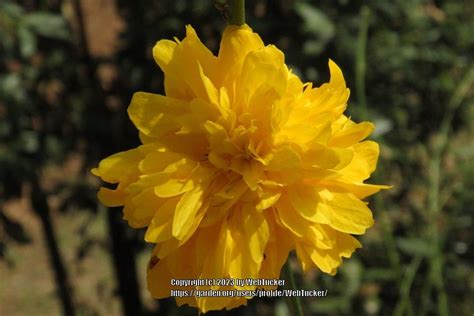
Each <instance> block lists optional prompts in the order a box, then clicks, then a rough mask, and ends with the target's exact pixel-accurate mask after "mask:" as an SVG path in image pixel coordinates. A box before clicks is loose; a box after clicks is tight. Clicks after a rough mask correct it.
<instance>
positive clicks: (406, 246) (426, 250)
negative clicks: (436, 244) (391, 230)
mask: <svg viewBox="0 0 474 316" xmlns="http://www.w3.org/2000/svg"><path fill="white" fill-rule="evenodd" d="M396 242H397V246H398V248H400V250H401V251H402V252H404V253H406V254H408V255H421V256H426V257H428V256H430V255H431V252H432V248H433V247H432V245H430V244H429V243H428V242H427V241H426V240H423V239H420V238H409V237H407V238H403V237H399V238H397V240H396Z"/></svg>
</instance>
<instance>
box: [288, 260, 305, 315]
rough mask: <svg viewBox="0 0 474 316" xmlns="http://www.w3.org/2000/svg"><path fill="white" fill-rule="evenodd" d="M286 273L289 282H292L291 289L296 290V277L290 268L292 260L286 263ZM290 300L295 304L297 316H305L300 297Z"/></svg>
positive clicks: (293, 297)
mask: <svg viewBox="0 0 474 316" xmlns="http://www.w3.org/2000/svg"><path fill="white" fill-rule="evenodd" d="M285 272H286V275H287V279H288V281H290V288H291V289H292V290H296V289H297V288H296V282H295V277H294V276H293V271H292V270H291V266H290V258H288V261H286V263H285ZM290 300H291V301H292V302H293V307H294V309H295V312H296V315H297V316H303V315H304V314H303V306H302V305H301V299H300V297H299V296H291V297H290Z"/></svg>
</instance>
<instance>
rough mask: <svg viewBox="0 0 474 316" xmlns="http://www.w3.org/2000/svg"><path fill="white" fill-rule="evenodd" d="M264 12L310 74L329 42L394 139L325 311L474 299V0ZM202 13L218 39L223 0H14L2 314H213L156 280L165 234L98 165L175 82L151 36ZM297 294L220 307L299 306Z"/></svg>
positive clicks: (417, 307) (268, 27) (320, 71)
mask: <svg viewBox="0 0 474 316" xmlns="http://www.w3.org/2000/svg"><path fill="white" fill-rule="evenodd" d="M247 23H248V24H249V25H250V26H252V27H253V29H254V30H255V31H256V32H258V33H259V34H260V35H261V37H262V38H263V40H264V41H265V43H267V44H269V43H273V44H276V45H277V46H278V47H279V48H280V49H281V50H282V51H284V52H285V55H286V62H287V63H288V64H289V66H290V68H292V69H293V71H295V72H296V73H298V74H299V75H300V76H301V77H302V79H304V80H305V81H312V82H314V83H315V84H316V85H320V84H321V83H323V82H325V81H327V80H328V69H327V62H328V58H331V59H333V60H335V61H336V62H337V63H338V65H339V66H340V67H341V68H342V70H343V73H344V75H345V77H346V80H347V84H348V86H349V87H350V89H351V92H352V93H351V98H350V104H349V110H348V112H349V115H351V116H352V118H353V119H354V120H356V121H361V120H365V119H368V120H371V121H373V122H375V124H376V126H377V129H376V131H375V132H374V134H373V136H372V138H373V139H375V140H376V141H377V142H379V143H380V144H381V156H380V159H379V167H378V168H377V172H376V174H375V175H374V177H373V178H372V179H371V182H372V183H383V184H392V185H394V188H393V189H392V190H389V191H386V192H382V193H380V194H378V195H377V196H376V197H374V198H372V199H371V200H370V204H371V208H372V209H373V211H374V216H375V219H376V224H375V226H374V227H373V228H371V229H370V230H369V231H368V233H367V234H366V235H364V236H362V237H361V238H360V239H361V240H362V244H363V249H360V250H359V251H357V252H356V253H355V255H354V256H353V257H352V258H351V259H350V260H346V261H344V263H343V265H342V267H341V268H340V270H339V272H338V274H337V275H336V276H335V277H330V276H327V275H323V274H321V273H320V272H318V271H314V272H313V273H310V274H308V275H304V276H303V275H301V273H300V272H299V271H300V268H299V266H298V265H297V264H296V262H294V263H295V264H294V265H293V266H294V269H295V270H296V271H297V275H296V276H297V283H298V287H299V288H306V289H314V288H316V289H328V295H327V297H324V298H315V299H303V303H304V308H305V312H306V314H307V315H398V316H401V315H416V316H418V315H420V316H423V315H448V314H449V315H461V316H463V315H473V313H474V245H473V242H474V229H473V225H474V224H473V215H474V206H473V205H474V194H473V189H474V165H473V161H474V137H473V136H474V125H473V122H474V106H473V105H474V58H473V57H474V1H467V0H466V1H461V0H445V1H441V0H440V1H434V0H403V1H402V0H371V1H370V0H369V1H349V0H338V1H335V0H326V1H309V0H307V1H304V0H300V1H296V0H295V1H291V0H275V1H269V0H267V1H265V0H255V1H247ZM186 24H192V25H193V26H194V27H195V29H196V30H197V32H198V34H199V36H200V37H201V39H202V41H203V42H204V43H205V44H206V45H207V46H208V47H209V48H210V49H211V50H212V51H213V52H217V51H218V47H219V40H220V35H221V33H222V30H223V28H224V26H225V21H224V20H223V18H222V16H221V14H220V13H219V12H218V11H217V10H216V8H215V7H214V4H213V1H212V0H206V1H203V0H201V1H197V0H194V1H190V0H173V1H168V0H163V1H161V0H160V1H158V0H134V1H127V0H1V1H0V315H2V316H15V315H127V316H128V315H196V314H197V311H196V310H194V309H191V308H186V307H185V308H180V309H178V308H176V306H175V303H174V300H173V299H168V300H162V301H154V300H153V299H151V298H150V296H149V294H148V292H147V290H146V281H145V280H146V279H145V274H146V265H147V260H148V258H149V255H150V252H151V247H150V246H149V245H145V244H144V242H143V231H136V230H133V229H131V228H129V227H127V225H126V223H125V222H124V221H122V214H121V209H120V208H119V209H107V208H105V207H103V206H100V205H99V204H98V201H97V199H96V192H97V189H98V186H99V184H100V183H99V181H98V179H96V178H95V177H93V176H91V174H90V173H89V170H90V169H91V167H94V166H95V165H96V164H97V163H98V161H99V160H100V159H102V158H104V157H106V156H107V155H109V154H111V153H115V152H118V151H122V150H125V149H129V148H131V147H135V146H136V145H137V144H138V137H137V132H136V130H135V129H134V128H133V126H132V124H131V122H130V121H129V119H128V117H127V114H126V109H127V106H128V103H129V101H130V99H131V96H132V94H133V92H135V91H147V92H155V93H162V92H163V76H162V73H161V71H160V70H159V68H158V67H157V66H156V64H155V63H154V61H153V58H152V56H151V49H152V47H153V45H154V44H155V43H156V41H158V40H159V39H162V38H173V37H174V36H177V37H178V38H183V36H184V31H185V29H184V26H185V25H186ZM286 303H287V302H286V301H285V299H283V298H268V299H254V300H251V301H250V302H249V307H247V308H239V309H236V310H233V311H231V312H227V313H226V312H214V313H209V315H227V314H229V315H281V316H284V315H289V313H291V309H289V308H288V307H287V304H286Z"/></svg>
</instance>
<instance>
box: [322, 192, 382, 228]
mask: <svg viewBox="0 0 474 316" xmlns="http://www.w3.org/2000/svg"><path fill="white" fill-rule="evenodd" d="M320 197H321V199H322V200H323V201H324V203H319V204H318V211H320V212H322V214H323V215H324V216H325V217H326V218H328V219H329V221H330V223H329V226H331V227H332V228H334V229H336V230H338V231H341V232H345V233H349V234H363V233H365V230H366V229H367V228H369V227H371V226H372V225H373V224H374V220H373V218H372V212H371V211H370V209H369V208H368V207H367V205H366V203H364V202H362V201H361V200H359V199H358V198H356V197H355V196H354V195H352V194H350V193H331V192H329V191H327V190H323V191H321V192H320Z"/></svg>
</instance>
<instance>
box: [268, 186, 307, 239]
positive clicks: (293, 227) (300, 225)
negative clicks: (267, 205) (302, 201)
mask: <svg viewBox="0 0 474 316" xmlns="http://www.w3.org/2000/svg"><path fill="white" fill-rule="evenodd" d="M275 208H276V210H277V214H278V218H279V220H280V221H281V223H282V224H283V225H284V226H285V227H286V228H288V229H289V230H290V231H291V232H292V233H293V234H294V235H295V236H298V237H303V236H304V235H305V233H306V230H307V229H308V221H307V220H305V219H304V218H303V217H302V216H301V214H300V212H299V211H298V210H295V209H294V208H293V206H292V205H291V201H290V199H289V197H288V196H286V195H282V196H281V197H280V200H279V201H278V203H277V204H276V205H275Z"/></svg>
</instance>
